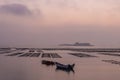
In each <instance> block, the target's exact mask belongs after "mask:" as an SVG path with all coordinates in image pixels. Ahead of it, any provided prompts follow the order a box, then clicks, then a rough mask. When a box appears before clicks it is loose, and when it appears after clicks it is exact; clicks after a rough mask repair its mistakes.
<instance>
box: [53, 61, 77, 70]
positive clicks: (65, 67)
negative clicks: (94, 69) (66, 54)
mask: <svg viewBox="0 0 120 80" xmlns="http://www.w3.org/2000/svg"><path fill="white" fill-rule="evenodd" d="M55 64H56V69H61V70H67V71H73V68H74V66H75V64H72V65H70V64H67V65H65V64H61V63H58V62H56V63H55Z"/></svg>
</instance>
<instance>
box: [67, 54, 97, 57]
mask: <svg viewBox="0 0 120 80" xmlns="http://www.w3.org/2000/svg"><path fill="white" fill-rule="evenodd" d="M69 54H70V55H73V56H76V57H96V56H93V55H89V54H85V53H69Z"/></svg>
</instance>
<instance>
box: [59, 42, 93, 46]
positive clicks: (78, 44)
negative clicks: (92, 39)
mask: <svg viewBox="0 0 120 80" xmlns="http://www.w3.org/2000/svg"><path fill="white" fill-rule="evenodd" d="M60 46H94V45H92V44H90V43H79V42H76V43H74V44H60Z"/></svg>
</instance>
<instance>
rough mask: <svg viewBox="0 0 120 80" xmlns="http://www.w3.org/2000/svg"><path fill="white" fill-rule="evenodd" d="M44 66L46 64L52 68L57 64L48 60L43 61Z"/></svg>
mask: <svg viewBox="0 0 120 80" xmlns="http://www.w3.org/2000/svg"><path fill="white" fill-rule="evenodd" d="M42 64H45V65H47V66H50V65H55V62H53V61H48V60H42Z"/></svg>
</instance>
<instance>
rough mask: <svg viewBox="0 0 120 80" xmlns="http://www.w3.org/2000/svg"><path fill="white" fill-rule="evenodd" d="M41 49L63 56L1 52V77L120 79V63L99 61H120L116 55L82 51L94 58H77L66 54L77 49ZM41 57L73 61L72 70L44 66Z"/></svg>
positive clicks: (23, 79)
mask: <svg viewBox="0 0 120 80" xmlns="http://www.w3.org/2000/svg"><path fill="white" fill-rule="evenodd" d="M16 52H20V51H16ZM23 52H27V51H23ZM44 52H46V53H47V52H49V53H58V54H59V55H60V56H61V57H62V58H41V56H39V57H18V56H6V55H7V54H12V53H6V54H0V80H120V76H119V74H120V65H116V64H111V63H106V62H103V61H102V60H116V61H120V57H118V56H109V55H101V54H98V53H97V52H96V53H86V52H84V53H85V54H90V55H94V56H97V57H76V56H73V55H69V54H68V53H79V52H73V51H60V50H56V51H44ZM13 53H14V52H13ZM82 53H83V52H82ZM118 54H120V53H118ZM41 60H52V61H57V62H60V63H63V64H73V63H75V67H74V72H72V71H71V72H66V71H62V70H56V66H46V65H43V64H41Z"/></svg>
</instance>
